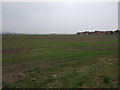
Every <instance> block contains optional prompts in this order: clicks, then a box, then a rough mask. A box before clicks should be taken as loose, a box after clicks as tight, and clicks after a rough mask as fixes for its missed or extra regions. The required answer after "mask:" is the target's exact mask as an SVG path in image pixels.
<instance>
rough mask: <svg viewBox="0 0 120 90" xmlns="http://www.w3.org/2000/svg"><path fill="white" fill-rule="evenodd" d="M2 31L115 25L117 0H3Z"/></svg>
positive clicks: (44, 31) (71, 30)
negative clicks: (35, 0)
mask: <svg viewBox="0 0 120 90" xmlns="http://www.w3.org/2000/svg"><path fill="white" fill-rule="evenodd" d="M2 16H3V17H2V24H3V31H8V32H18V33H41V34H47V33H51V32H56V33H76V32H77V31H85V30H91V31H94V30H115V29H118V3H117V2H96V3H95V2H79V3H77V2H71V3H70V2H66V3H65V2H59V3H55V2H44V3H42V2H36V3H35V2H34V3H32V2H27V3H25V2H24V3H21V2H19V3H17V2H16V3H15V2H13V3H8V2H6V3H3V5H2Z"/></svg>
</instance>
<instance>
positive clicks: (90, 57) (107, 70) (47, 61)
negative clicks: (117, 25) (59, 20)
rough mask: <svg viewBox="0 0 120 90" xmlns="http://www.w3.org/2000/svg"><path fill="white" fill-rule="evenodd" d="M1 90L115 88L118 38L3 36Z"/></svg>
mask: <svg viewBox="0 0 120 90" xmlns="http://www.w3.org/2000/svg"><path fill="white" fill-rule="evenodd" d="M2 45H3V47H2V64H3V88H44V87H45V88H116V87H117V83H118V36H117V35H3V37H2Z"/></svg>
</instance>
